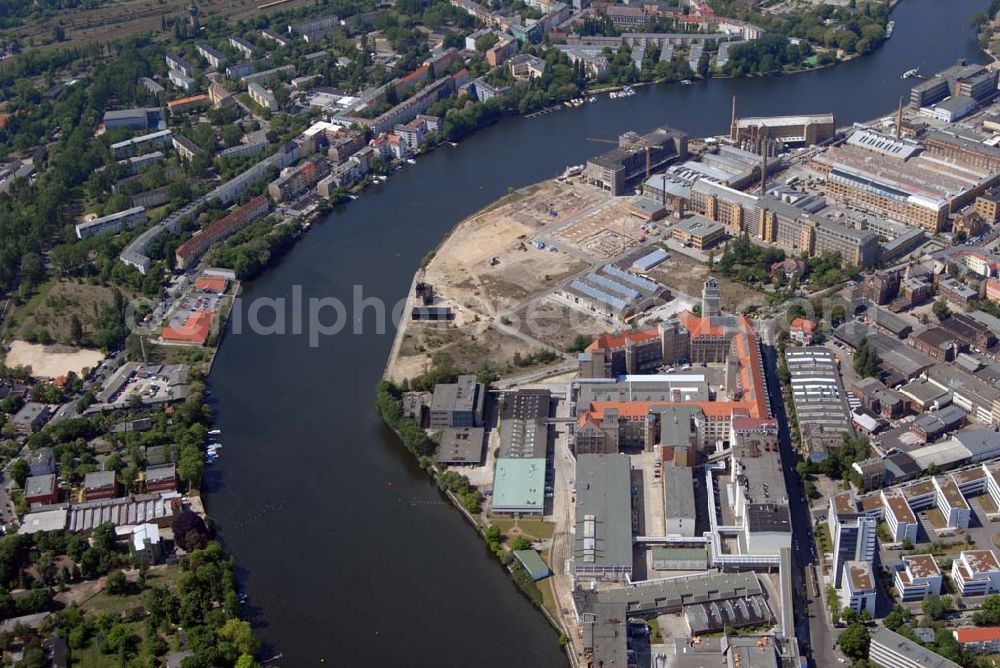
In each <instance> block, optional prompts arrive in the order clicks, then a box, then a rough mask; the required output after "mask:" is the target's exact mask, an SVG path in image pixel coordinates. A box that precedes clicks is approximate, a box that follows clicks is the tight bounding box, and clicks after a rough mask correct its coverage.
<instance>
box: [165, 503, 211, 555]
mask: <svg viewBox="0 0 1000 668" xmlns="http://www.w3.org/2000/svg"><path fill="white" fill-rule="evenodd" d="M173 529H174V542H176V543H177V546H178V547H180V548H181V549H182V550H186V551H187V552H191V551H193V550H197V549H201V548H203V547H205V544H206V543H207V542H208V527H206V526H205V521H204V520H202V519H201V517H199V516H198V515H196V514H195V513H193V512H192V511H190V510H184V511H181V512H180V513H178V514H177V515H176V516H175V517H174V522H173Z"/></svg>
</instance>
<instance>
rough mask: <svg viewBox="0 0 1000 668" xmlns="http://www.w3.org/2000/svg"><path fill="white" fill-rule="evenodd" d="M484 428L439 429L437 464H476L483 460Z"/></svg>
mask: <svg viewBox="0 0 1000 668" xmlns="http://www.w3.org/2000/svg"><path fill="white" fill-rule="evenodd" d="M485 431H486V430H485V429H483V428H482V427H449V428H447V429H442V430H441V443H440V445H438V449H437V456H436V459H437V463H438V464H478V463H479V462H481V461H482V460H483V441H484V438H483V436H484V434H485Z"/></svg>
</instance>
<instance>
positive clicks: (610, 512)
mask: <svg viewBox="0 0 1000 668" xmlns="http://www.w3.org/2000/svg"><path fill="white" fill-rule="evenodd" d="M573 553H574V558H575V560H576V563H577V564H580V565H586V566H588V567H601V566H628V567H629V568H631V565H632V493H631V473H630V467H629V461H628V456H627V455H624V454H614V455H580V456H579V457H577V460H576V538H575V540H574V548H573Z"/></svg>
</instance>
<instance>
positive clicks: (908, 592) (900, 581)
mask: <svg viewBox="0 0 1000 668" xmlns="http://www.w3.org/2000/svg"><path fill="white" fill-rule="evenodd" d="M942 581H943V578H942V576H941V569H940V568H938V565H937V561H935V560H934V557H933V556H932V555H930V554H913V555H910V556H907V557H903V561H902V563H901V564H899V565H898V566H897V567H896V574H895V575H894V576H893V582H892V583H893V586H894V587H895V588H896V591H897V592H898V593H899V600H900V601H902V602H904V603H908V602H910V601H922V600H924V599H925V598H927V597H928V596H937V595H939V594H940V593H941V583H942Z"/></svg>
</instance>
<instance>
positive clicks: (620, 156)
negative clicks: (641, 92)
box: [584, 126, 687, 195]
mask: <svg viewBox="0 0 1000 668" xmlns="http://www.w3.org/2000/svg"><path fill="white" fill-rule="evenodd" d="M686 157H687V135H686V134H684V133H683V132H680V131H678V130H675V129H673V128H670V127H666V126H663V127H660V128H657V129H656V130H653V131H652V132H649V133H647V134H645V135H639V134H637V133H635V132H626V133H625V134H623V135H621V136H620V137H619V138H618V148H616V149H614V150H612V151H608V152H607V153H602V154H601V155H599V156H596V157H594V158H591V159H590V160H588V161H587V166H586V168H585V169H584V177H585V178H586V180H587V182H588V183H590V184H591V185H596V186H598V187H599V188H601V189H603V190H606V191H608V192H610V193H611V194H612V195H624V194H626V193H627V192H628V191H630V190H631V189H632V188H635V187H636V186H637V185H639V184H640V183H641V182H642V181H643V180H645V179H648V178H649V177H650V175H651V174H652V172H656V171H662V170H663V168H664V167H666V166H667V165H668V164H670V163H671V162H674V161H676V160H684V159H685V158H686Z"/></svg>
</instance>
